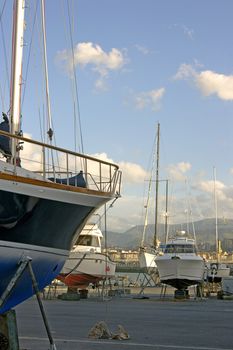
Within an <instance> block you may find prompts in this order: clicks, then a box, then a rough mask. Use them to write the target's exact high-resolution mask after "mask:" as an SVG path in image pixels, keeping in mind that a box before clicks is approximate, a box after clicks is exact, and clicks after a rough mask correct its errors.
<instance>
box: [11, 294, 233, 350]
mask: <svg viewBox="0 0 233 350" xmlns="http://www.w3.org/2000/svg"><path fill="white" fill-rule="evenodd" d="M43 305H44V308H45V310H46V314H47V318H48V322H49V325H50V329H51V332H52V335H53V339H54V342H55V345H56V349H57V350H68V349H69V350H79V349H82V350H107V349H111V350H133V349H134V350H149V349H158V350H162V349H163V350H164V349H168V350H170V349H173V350H183V349H187V350H192V349H193V350H232V349H233V301H232V300H218V299H217V298H214V297H212V298H209V299H203V300H200V299H199V300H194V299H190V300H185V301H174V300H173V299H172V298H168V299H165V300H160V299H159V295H158V294H157V295H151V296H150V297H149V298H148V299H146V298H145V299H136V298H135V295H124V296H116V297H113V298H112V299H110V300H104V301H103V300H102V299H101V298H97V297H89V298H88V299H81V300H79V301H62V300H58V299H52V300H44V301H43ZM15 310H16V315H17V323H18V332H19V340H20V349H21V350H24V349H26V350H44V349H51V347H50V344H49V341H48V337H47V334H46V331H45V327H44V324H43V321H42V317H41V314H40V311H39V307H38V304H37V301H36V299H35V298H32V299H30V300H28V301H26V302H24V303H23V304H21V305H19V306H17V307H16V308H15ZM99 321H105V322H106V324H107V326H108V328H109V329H110V331H111V332H113V333H116V332H117V326H118V325H119V324H120V325H122V326H123V327H124V328H125V330H126V331H127V332H128V333H129V335H130V339H129V340H108V339H98V340H94V339H89V338H88V333H89V331H90V329H91V328H92V327H93V326H94V325H95V324H96V323H97V322H99Z"/></svg>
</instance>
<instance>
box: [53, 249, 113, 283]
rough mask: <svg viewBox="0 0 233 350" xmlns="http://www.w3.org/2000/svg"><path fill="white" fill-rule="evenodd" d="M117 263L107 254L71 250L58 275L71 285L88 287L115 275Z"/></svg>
mask: <svg viewBox="0 0 233 350" xmlns="http://www.w3.org/2000/svg"><path fill="white" fill-rule="evenodd" d="M115 271H116V263H115V262H113V261H111V260H110V259H109V257H108V256H107V255H106V254H102V253H92V252H86V253H82V252H75V251H74V252H71V253H70V255H69V258H68V259H67V261H66V263H65V265H64V267H63V269H62V271H61V273H60V274H59V276H58V279H60V280H61V281H62V282H64V283H65V284H66V285H67V286H69V287H79V288H86V287H87V286H88V285H89V284H91V283H92V284H96V283H98V282H99V281H100V280H104V279H106V278H111V277H114V276H115Z"/></svg>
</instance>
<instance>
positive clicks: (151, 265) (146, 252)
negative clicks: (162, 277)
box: [138, 123, 160, 273]
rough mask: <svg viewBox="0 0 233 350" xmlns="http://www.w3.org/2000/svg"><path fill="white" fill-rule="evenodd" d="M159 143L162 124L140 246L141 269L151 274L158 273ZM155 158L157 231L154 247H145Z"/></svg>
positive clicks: (152, 170)
mask: <svg viewBox="0 0 233 350" xmlns="http://www.w3.org/2000/svg"><path fill="white" fill-rule="evenodd" d="M159 142H160V124H159V123H158V125H157V143H156V152H154V155H153V162H152V169H151V174H150V179H149V187H148V195H147V202H146V206H145V207H146V213H145V221H144V227H143V233H142V240H141V244H140V248H139V255H138V259H139V265H140V268H141V269H143V271H144V272H149V273H150V272H156V271H157V265H156V262H155V258H156V256H157V230H158V185H159ZM155 157H156V180H155V183H156V190H155V231H154V241H153V246H152V247H147V246H145V244H144V241H145V235H146V229H147V224H148V209H149V202H150V194H151V187H152V182H153V175H154V165H155Z"/></svg>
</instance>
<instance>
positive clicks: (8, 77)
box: [0, 0, 10, 110]
mask: <svg viewBox="0 0 233 350" xmlns="http://www.w3.org/2000/svg"><path fill="white" fill-rule="evenodd" d="M5 5H6V0H5V1H4V4H3V6H2V10H1V13H0V23H1V33H2V43H3V51H4V61H5V67H6V74H7V84H8V91H9V90H10V75H9V69H8V64H7V63H8V60H7V53H6V42H5V34H4V30H3V24H2V16H3V13H4V10H5ZM1 100H2V106H3V110H4V109H5V108H4V98H3V91H2V89H1Z"/></svg>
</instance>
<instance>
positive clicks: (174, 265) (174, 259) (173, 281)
mask: <svg viewBox="0 0 233 350" xmlns="http://www.w3.org/2000/svg"><path fill="white" fill-rule="evenodd" d="M156 264H157V266H158V272H159V277H160V281H161V282H162V283H164V284H168V285H170V286H172V287H174V288H176V289H178V290H186V289H187V287H189V286H192V285H196V284H200V283H201V282H202V281H203V276H204V270H205V264H204V260H203V259H202V258H201V257H200V256H199V255H198V254H197V251H196V244H195V240H194V239H191V238H188V237H185V231H180V232H178V233H177V235H176V237H174V238H173V239H170V240H168V242H167V243H166V245H165V248H164V253H163V255H160V256H157V258H156Z"/></svg>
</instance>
